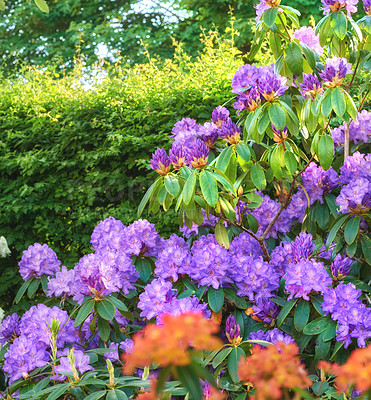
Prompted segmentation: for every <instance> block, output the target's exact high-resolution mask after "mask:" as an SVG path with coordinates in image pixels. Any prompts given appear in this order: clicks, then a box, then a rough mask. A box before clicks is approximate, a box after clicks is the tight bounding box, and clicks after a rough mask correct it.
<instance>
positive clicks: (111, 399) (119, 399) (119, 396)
mask: <svg viewBox="0 0 371 400" xmlns="http://www.w3.org/2000/svg"><path fill="white" fill-rule="evenodd" d="M106 400H128V396H127V395H126V393H125V392H123V391H122V390H118V389H113V390H109V391H108V392H107V396H106Z"/></svg>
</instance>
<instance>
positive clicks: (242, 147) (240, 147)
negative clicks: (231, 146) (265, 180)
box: [236, 143, 251, 162]
mask: <svg viewBox="0 0 371 400" xmlns="http://www.w3.org/2000/svg"><path fill="white" fill-rule="evenodd" d="M236 151H237V154H238V155H239V156H240V157H241V158H242V159H243V160H244V161H246V162H248V161H250V158H251V152H250V147H249V146H246V144H244V143H238V144H237V145H236Z"/></svg>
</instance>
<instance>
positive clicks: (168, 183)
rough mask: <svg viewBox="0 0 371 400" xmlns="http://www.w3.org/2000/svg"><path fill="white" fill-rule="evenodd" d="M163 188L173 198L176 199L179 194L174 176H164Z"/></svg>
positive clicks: (179, 187) (178, 187) (177, 181)
mask: <svg viewBox="0 0 371 400" xmlns="http://www.w3.org/2000/svg"><path fill="white" fill-rule="evenodd" d="M165 188H166V190H167V191H168V193H170V194H171V195H172V196H173V197H178V195H179V193H180V189H181V186H180V183H179V180H178V178H177V177H176V176H174V175H170V174H168V175H166V176H165Z"/></svg>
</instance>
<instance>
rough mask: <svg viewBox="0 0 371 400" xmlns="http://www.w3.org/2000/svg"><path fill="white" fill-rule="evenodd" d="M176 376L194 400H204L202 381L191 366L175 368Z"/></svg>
mask: <svg viewBox="0 0 371 400" xmlns="http://www.w3.org/2000/svg"><path fill="white" fill-rule="evenodd" d="M175 371H176V375H177V376H178V378H179V380H180V382H181V383H182V385H183V386H184V387H185V388H186V389H187V391H188V393H189V396H190V398H191V399H192V400H202V389H201V384H200V379H199V377H198V374H197V373H196V371H195V370H193V369H192V367H191V366H185V367H175Z"/></svg>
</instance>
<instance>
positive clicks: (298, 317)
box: [294, 300, 310, 332]
mask: <svg viewBox="0 0 371 400" xmlns="http://www.w3.org/2000/svg"><path fill="white" fill-rule="evenodd" d="M309 314H310V306H309V302H308V301H305V300H301V301H300V302H299V304H298V305H297V306H296V308H295V313H294V325H295V328H296V330H297V331H299V332H300V331H302V330H303V328H304V327H305V325H306V324H307V322H308V319H309Z"/></svg>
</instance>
